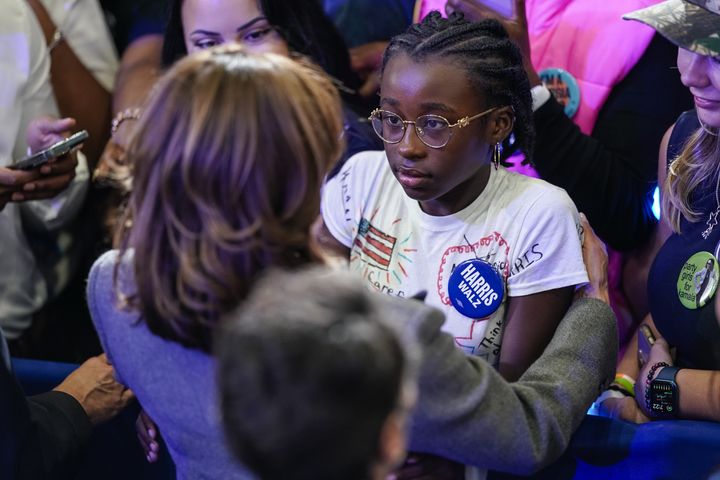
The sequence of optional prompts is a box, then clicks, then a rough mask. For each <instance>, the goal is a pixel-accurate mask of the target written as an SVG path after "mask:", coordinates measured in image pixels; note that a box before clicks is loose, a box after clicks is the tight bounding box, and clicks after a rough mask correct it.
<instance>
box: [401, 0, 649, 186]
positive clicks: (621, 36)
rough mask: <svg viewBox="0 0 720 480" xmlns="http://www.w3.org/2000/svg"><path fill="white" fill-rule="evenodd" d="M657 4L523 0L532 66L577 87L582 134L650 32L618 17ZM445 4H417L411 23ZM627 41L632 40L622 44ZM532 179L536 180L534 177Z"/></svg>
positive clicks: (424, 0)
mask: <svg viewBox="0 0 720 480" xmlns="http://www.w3.org/2000/svg"><path fill="white" fill-rule="evenodd" d="M660 1H662V0H603V1H602V6H599V5H598V1H597V0H555V1H552V0H526V3H525V12H526V15H527V19H528V34H529V36H530V45H532V60H533V66H534V67H535V69H536V70H537V71H538V72H539V71H541V70H543V69H545V68H551V67H555V68H562V69H563V70H567V71H568V72H570V73H571V74H572V75H573V76H574V77H575V78H576V79H577V81H578V85H579V86H580V91H581V95H580V106H579V108H578V111H577V113H576V114H575V117H573V121H574V122H575V123H576V124H577V125H578V126H579V127H580V129H581V130H582V131H583V132H584V133H585V134H587V135H590V134H591V133H592V129H593V127H594V126H595V121H596V120H597V115H598V112H599V111H600V109H601V108H602V106H603V105H604V104H605V100H607V97H608V95H609V94H610V91H611V90H612V88H613V87H614V86H615V85H617V84H618V82H620V81H621V80H622V79H623V78H625V76H626V75H627V74H628V72H629V71H630V70H632V68H633V67H634V66H635V64H636V63H637V62H638V60H639V59H640V57H642V55H643V54H644V53H645V49H647V46H648V45H649V44H650V41H651V40H652V37H653V35H654V33H655V31H654V30H653V29H652V28H650V27H648V26H647V25H644V24H642V23H640V22H628V21H625V20H622V15H623V14H625V13H628V12H631V11H633V10H637V9H639V8H643V7H647V6H650V5H653V4H656V3H660ZM446 3H447V1H446V0H418V1H417V3H416V5H415V13H416V18H417V20H418V21H419V20H421V19H423V18H424V17H425V16H426V15H427V14H428V13H430V12H431V11H433V10H439V11H440V12H442V13H443V15H444V14H445V4H446ZM630 39H632V41H628V40H630ZM533 176H537V175H536V174H535V175H533Z"/></svg>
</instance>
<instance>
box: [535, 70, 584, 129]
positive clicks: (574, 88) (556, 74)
mask: <svg viewBox="0 0 720 480" xmlns="http://www.w3.org/2000/svg"><path fill="white" fill-rule="evenodd" d="M539 75H540V80H542V82H543V84H544V85H545V86H546V87H547V89H548V90H550V91H551V92H552V94H553V96H554V97H555V99H556V100H557V101H558V102H559V103H560V104H561V105H562V106H563V107H565V115H567V116H568V117H570V118H572V117H574V116H575V114H576V113H577V111H578V108H580V86H579V85H578V82H577V80H576V79H575V77H574V76H573V74H572V73H570V72H568V71H567V70H563V69H562V68H546V69H544V70H542V71H540V73H539Z"/></svg>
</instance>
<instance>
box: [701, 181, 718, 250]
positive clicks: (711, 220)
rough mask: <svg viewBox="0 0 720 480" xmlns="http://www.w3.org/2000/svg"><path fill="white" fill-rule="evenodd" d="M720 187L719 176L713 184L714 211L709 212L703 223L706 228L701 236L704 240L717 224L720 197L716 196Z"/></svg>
mask: <svg viewBox="0 0 720 480" xmlns="http://www.w3.org/2000/svg"><path fill="white" fill-rule="evenodd" d="M719 188H720V176H719V177H718V180H717V184H716V185H715V204H716V205H717V208H716V209H715V211H714V212H711V213H710V215H709V216H708V219H707V222H706V223H705V224H706V225H707V228H706V229H705V230H704V231H703V232H702V237H703V239H704V240H707V238H708V237H709V236H710V234H711V233H712V231H713V228H715V225H717V224H718V215H720V197H719V196H718V189H719Z"/></svg>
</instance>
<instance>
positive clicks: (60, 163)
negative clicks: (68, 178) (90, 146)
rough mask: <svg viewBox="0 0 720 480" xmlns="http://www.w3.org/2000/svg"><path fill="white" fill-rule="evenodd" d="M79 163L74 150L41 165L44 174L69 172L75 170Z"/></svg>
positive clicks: (41, 171)
mask: <svg viewBox="0 0 720 480" xmlns="http://www.w3.org/2000/svg"><path fill="white" fill-rule="evenodd" d="M77 165H78V159H77V154H76V153H74V152H72V153H69V154H67V155H63V156H61V157H56V158H52V159H50V161H49V162H48V163H47V164H45V165H43V166H42V167H40V173H41V174H43V175H53V174H59V173H67V172H71V171H73V170H75V168H77Z"/></svg>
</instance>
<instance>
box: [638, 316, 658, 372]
mask: <svg viewBox="0 0 720 480" xmlns="http://www.w3.org/2000/svg"><path fill="white" fill-rule="evenodd" d="M654 343H655V335H653V332H652V330H650V327H648V326H647V325H646V324H644V323H643V324H642V325H640V328H639V329H638V362H639V363H640V366H641V367H642V366H643V365H645V363H646V362H647V360H648V358H650V349H651V348H652V346H653V344H654Z"/></svg>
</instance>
